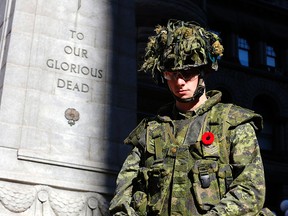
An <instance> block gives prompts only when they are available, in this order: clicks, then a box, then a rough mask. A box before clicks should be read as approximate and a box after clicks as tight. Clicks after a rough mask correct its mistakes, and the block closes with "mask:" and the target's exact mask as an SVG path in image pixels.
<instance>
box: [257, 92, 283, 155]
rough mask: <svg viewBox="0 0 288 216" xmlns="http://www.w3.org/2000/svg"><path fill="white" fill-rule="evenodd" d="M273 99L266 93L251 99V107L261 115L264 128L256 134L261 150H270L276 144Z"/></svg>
mask: <svg viewBox="0 0 288 216" xmlns="http://www.w3.org/2000/svg"><path fill="white" fill-rule="evenodd" d="M276 104H277V103H276V102H275V100H274V99H273V98H272V97H271V96H269V95H266V94H263V95H259V96H257V97H256V98H255V99H254V101H253V109H254V111H255V112H257V113H259V114H261V115H262V117H263V121H264V128H263V130H262V131H261V133H259V134H258V141H259V144H260V148H261V149H262V150H267V151H272V150H273V146H274V144H276V142H277V141H276V137H275V129H276V123H277V122H276V119H277V114H278V108H277V106H276Z"/></svg>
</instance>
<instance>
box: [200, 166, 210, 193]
mask: <svg viewBox="0 0 288 216" xmlns="http://www.w3.org/2000/svg"><path fill="white" fill-rule="evenodd" d="M199 177H200V182H201V186H202V188H208V187H209V186H210V183H211V180H210V176H209V173H208V170H207V168H206V167H205V165H200V166H199Z"/></svg>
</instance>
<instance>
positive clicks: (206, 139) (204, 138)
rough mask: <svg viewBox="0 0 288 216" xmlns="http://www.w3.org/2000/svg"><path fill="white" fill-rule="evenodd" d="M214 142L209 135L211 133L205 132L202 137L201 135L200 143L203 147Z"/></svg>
mask: <svg viewBox="0 0 288 216" xmlns="http://www.w3.org/2000/svg"><path fill="white" fill-rule="evenodd" d="M213 141H214V134H213V133H211V132H209V131H208V132H205V133H204V134H203V135H202V143H203V144H204V145H211V144H212V143H213Z"/></svg>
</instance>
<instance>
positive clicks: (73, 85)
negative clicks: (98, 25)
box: [46, 30, 103, 93]
mask: <svg viewBox="0 0 288 216" xmlns="http://www.w3.org/2000/svg"><path fill="white" fill-rule="evenodd" d="M69 31H70V38H72V39H73V40H74V41H75V42H79V41H83V40H84V39H85V36H84V34H83V33H82V32H77V31H74V30H69ZM75 44H78V43H75ZM62 51H63V54H64V55H68V56H73V57H76V58H81V59H87V60H88V58H89V52H88V50H87V49H84V48H82V47H79V46H76V45H73V46H71V45H65V46H64V47H63V49H62ZM68 59H69V58H68ZM82 62H83V61H82ZM87 62H88V61H87ZM46 66H47V67H48V68H50V69H55V70H59V71H61V72H64V73H66V74H68V75H69V74H70V75H73V74H78V75H80V76H84V77H86V78H93V79H102V78H103V70H102V69H101V68H96V67H90V66H88V65H84V64H77V63H75V62H68V61H62V60H59V59H53V58H49V59H47V61H46ZM56 86H57V88H61V89H67V90H71V91H76V92H82V93H87V92H89V90H90V86H89V84H88V83H85V82H79V81H75V80H73V77H72V76H71V78H70V79H63V78H57V83H56Z"/></svg>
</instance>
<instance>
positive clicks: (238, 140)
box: [109, 91, 265, 216]
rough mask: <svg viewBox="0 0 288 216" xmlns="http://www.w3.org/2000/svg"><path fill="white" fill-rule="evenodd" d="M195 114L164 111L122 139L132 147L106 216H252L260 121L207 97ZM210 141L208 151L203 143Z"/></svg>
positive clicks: (258, 196)
mask: <svg viewBox="0 0 288 216" xmlns="http://www.w3.org/2000/svg"><path fill="white" fill-rule="evenodd" d="M207 97H208V100H207V101H206V102H205V103H204V104H202V105H201V106H200V107H199V108H197V110H195V111H194V112H189V113H180V112H179V111H177V109H176V108H175V105H173V104H170V105H167V106H166V107H164V108H162V109H160V111H159V114H158V115H157V116H156V117H155V118H147V119H144V120H143V121H142V122H141V123H140V124H139V125H138V126H137V127H136V128H135V129H134V130H133V131H132V132H131V134H130V135H129V136H128V137H127V138H126V139H125V143H126V144H130V145H132V146H133V149H132V151H131V153H130V154H129V155H128V157H127V159H126V161H125V162H124V164H123V167H122V169H121V171H120V173H119V175H118V179H117V189H116V192H115V196H114V197H113V199H112V200H111V203H110V209H109V210H110V212H111V214H112V215H163V216H166V215H183V216H188V215H189V216H191V215H221V216H223V215H227V216H228V215H232V216H237V215H257V214H259V211H260V210H261V209H262V207H263V204H264V198H265V180H264V170H263V164H262V159H261V155H260V149H259V145H258V142H257V138H256V135H255V131H257V130H260V129H262V117H261V116H260V115H258V114H256V113H254V112H253V111H250V110H247V109H244V108H241V107H239V106H235V105H232V104H223V103H220V99H221V92H218V91H210V92H207ZM206 131H210V132H212V133H213V134H214V136H215V137H214V141H213V143H212V144H211V145H203V143H202V140H201V139H202V135H203V133H205V132H206Z"/></svg>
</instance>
